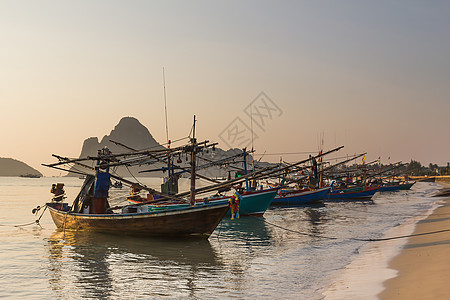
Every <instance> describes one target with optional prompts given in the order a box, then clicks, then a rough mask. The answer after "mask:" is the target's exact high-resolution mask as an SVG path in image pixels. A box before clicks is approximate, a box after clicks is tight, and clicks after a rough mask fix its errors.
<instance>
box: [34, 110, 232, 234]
mask: <svg viewBox="0 0 450 300" xmlns="http://www.w3.org/2000/svg"><path fill="white" fill-rule="evenodd" d="M192 132H193V137H192V138H191V143H190V144H189V145H188V146H184V147H179V148H177V149H176V150H174V149H170V151H177V153H179V154H181V153H186V154H187V153H190V154H191V161H192V162H195V160H196V153H197V152H200V151H203V149H204V148H207V147H209V146H210V145H207V143H208V141H205V142H203V143H201V144H198V143H197V141H196V139H195V116H194V128H193V131H192ZM168 151H169V149H164V150H150V151H133V152H132V153H123V154H114V155H113V154H112V153H111V151H109V149H108V148H106V147H105V148H104V149H101V150H99V151H98V155H97V157H87V158H80V159H68V158H65V157H61V156H57V155H54V156H55V157H57V158H58V160H59V162H58V163H55V164H50V165H45V166H48V167H53V168H56V169H61V170H66V169H62V168H61V167H60V166H62V165H66V164H76V166H78V167H84V168H87V169H89V170H93V171H95V175H92V174H83V173H81V174H82V175H86V179H85V181H84V183H83V185H82V187H81V190H80V192H79V194H78V196H77V197H76V198H75V199H74V201H73V203H72V205H71V206H69V205H68V204H67V203H64V202H63V201H64V198H65V197H64V195H65V193H64V190H63V184H61V183H59V184H56V185H53V186H52V190H51V192H52V193H53V194H54V195H55V196H54V197H53V200H52V202H49V203H46V206H45V207H47V208H48V209H49V211H50V214H51V216H52V219H53V221H54V223H55V225H56V226H57V227H58V228H60V229H62V230H64V231H66V230H77V231H78V230H85V231H98V232H108V233H114V234H120V235H143V236H160V237H174V236H177V237H178V236H202V237H208V236H209V235H210V234H211V233H212V232H213V231H214V229H215V228H216V226H217V225H218V224H219V223H220V221H221V220H222V218H223V217H224V216H225V214H226V213H227V211H228V209H229V204H228V201H227V202H220V203H208V202H204V203H203V204H201V205H195V203H194V202H195V201H194V200H193V199H195V191H196V189H195V164H194V163H192V164H191V189H190V192H189V194H190V198H189V199H185V198H181V197H176V196H174V195H166V194H163V193H161V192H158V191H156V190H154V189H152V188H149V187H146V186H144V185H142V184H140V183H138V182H132V181H130V180H127V179H125V178H121V177H119V176H117V175H113V174H111V173H110V172H109V170H110V168H111V167H115V166H119V165H125V166H129V165H130V164H132V163H133V164H142V163H146V162H147V161H149V160H150V161H155V160H156V161H158V160H160V159H161V157H165V156H166V155H167V153H166V152H168ZM158 156H159V157H158ZM83 161H90V162H92V161H93V162H96V166H95V167H94V168H93V167H91V166H89V165H88V164H84V163H82V162H83ZM71 172H74V171H71ZM75 172H77V171H75ZM111 178H114V179H116V180H120V181H121V182H124V183H126V184H129V185H130V186H131V187H136V188H137V189H141V190H146V191H148V192H150V193H151V194H156V195H159V196H161V199H159V200H153V201H150V202H152V203H155V202H158V201H162V200H167V199H171V200H176V201H180V202H184V203H188V204H186V205H184V206H182V207H170V208H169V209H167V210H159V211H149V210H148V208H147V207H145V206H141V205H137V206H129V205H125V206H115V207H110V204H109V201H108V199H109V190H110V187H111ZM192 178H193V179H192ZM123 200H124V201H126V199H123ZM39 209H40V208H36V209H35V210H34V212H36V210H39ZM118 210H119V211H118Z"/></svg>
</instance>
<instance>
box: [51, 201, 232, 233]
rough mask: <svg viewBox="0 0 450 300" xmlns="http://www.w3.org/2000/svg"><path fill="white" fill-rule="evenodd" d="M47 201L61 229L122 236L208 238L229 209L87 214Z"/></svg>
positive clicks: (204, 208) (200, 207)
mask: <svg viewBox="0 0 450 300" xmlns="http://www.w3.org/2000/svg"><path fill="white" fill-rule="evenodd" d="M52 204H53V203H49V204H47V206H48V208H49V210H50V214H51V216H52V219H53V222H54V223H55V225H56V226H57V227H58V228H60V229H62V230H86V231H97V232H107V233H113V234H120V235H140V236H159V237H174V236H203V237H208V236H209V235H210V234H211V233H212V232H213V231H214V229H215V228H216V227H217V225H218V224H219V223H220V221H221V220H222V218H223V217H224V216H225V214H226V212H227V211H228V208H229V207H228V204H220V205H207V206H199V207H197V206H195V207H189V208H183V209H177V210H170V211H164V212H147V213H130V214H102V215H87V214H79V213H72V212H65V211H62V210H58V209H56V208H55V207H54V205H52Z"/></svg>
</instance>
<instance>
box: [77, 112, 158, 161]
mask: <svg viewBox="0 0 450 300" xmlns="http://www.w3.org/2000/svg"><path fill="white" fill-rule="evenodd" d="M111 140H112V141H116V142H119V143H122V144H124V145H126V146H128V147H130V148H133V149H136V150H144V149H155V150H156V149H163V148H164V147H163V146H161V145H160V144H159V143H158V142H157V141H156V140H155V139H154V138H153V136H152V135H151V134H150V132H149V131H148V129H147V128H146V127H145V126H144V125H142V124H141V123H140V122H139V121H138V120H137V119H135V118H132V117H124V118H122V119H121V120H120V121H119V124H117V125H116V126H115V127H114V129H113V130H112V131H111V133H110V134H109V135H105V136H104V137H103V138H102V140H101V141H100V142H99V141H98V138H97V137H90V138H88V139H86V140H85V141H84V143H83V148H82V149H81V154H80V157H86V156H95V155H97V151H98V150H99V149H101V148H103V147H105V146H107V147H108V148H109V150H111V151H112V152H113V153H122V152H128V151H129V150H128V149H126V148H124V147H122V146H119V145H116V144H115V143H113V142H111Z"/></svg>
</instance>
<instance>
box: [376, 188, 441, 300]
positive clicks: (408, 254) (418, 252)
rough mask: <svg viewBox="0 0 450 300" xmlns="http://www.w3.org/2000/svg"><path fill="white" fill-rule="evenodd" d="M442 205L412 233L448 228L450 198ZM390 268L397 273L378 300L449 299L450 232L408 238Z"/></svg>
mask: <svg viewBox="0 0 450 300" xmlns="http://www.w3.org/2000/svg"><path fill="white" fill-rule="evenodd" d="M439 184H441V185H443V186H445V187H450V183H449V182H446V183H443V182H439ZM441 205H442V206H440V207H438V208H437V209H436V210H435V211H434V212H433V213H432V214H431V215H430V216H429V217H428V218H426V219H425V220H422V221H420V222H419V223H418V224H417V226H416V228H415V231H414V233H415V234H420V233H426V232H433V231H439V230H446V229H447V230H448V229H450V197H446V198H442V203H441ZM389 268H390V269H393V270H397V271H398V274H397V276H396V277H394V278H391V279H389V280H387V281H385V282H384V287H385V289H384V290H383V292H381V293H380V294H379V295H378V296H379V299H450V288H449V287H448V285H449V282H450V231H446V232H442V233H436V234H430V235H423V236H416V237H411V238H410V239H409V240H408V242H407V244H406V245H405V246H404V247H403V249H402V251H401V253H400V254H399V255H397V256H396V257H394V259H392V260H391V261H390V262H389Z"/></svg>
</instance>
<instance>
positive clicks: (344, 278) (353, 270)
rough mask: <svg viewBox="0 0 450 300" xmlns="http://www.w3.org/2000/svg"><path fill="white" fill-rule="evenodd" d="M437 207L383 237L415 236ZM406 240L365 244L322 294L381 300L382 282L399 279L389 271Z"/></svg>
mask: <svg viewBox="0 0 450 300" xmlns="http://www.w3.org/2000/svg"><path fill="white" fill-rule="evenodd" d="M437 207H439V205H438V204H437V203H436V204H434V205H433V207H432V208H431V209H429V210H428V211H427V213H425V214H423V215H420V216H416V217H413V218H410V219H408V220H407V221H406V222H405V223H403V224H401V225H399V226H396V227H394V228H391V229H389V230H388V231H386V233H385V234H384V238H387V237H393V236H403V235H410V234H412V233H413V232H414V230H415V228H416V224H417V223H418V222H419V221H421V220H424V219H426V218H427V217H428V216H429V215H430V214H432V213H433V211H434V210H435V209H436V208H437ZM407 241H408V239H406V238H402V239H395V240H388V241H381V242H370V243H367V244H365V245H364V246H363V247H361V249H360V250H359V255H358V256H357V257H356V259H355V260H353V261H352V262H351V263H350V264H349V265H348V266H347V267H346V268H345V269H343V270H340V271H337V273H335V274H334V275H333V277H332V278H331V280H332V284H331V285H329V286H328V288H327V289H326V291H325V292H324V293H323V295H324V299H378V297H377V295H378V294H379V293H381V292H382V291H383V290H384V286H383V283H384V282H385V281H386V280H388V279H390V278H393V277H396V276H397V274H398V271H397V270H393V269H390V268H389V262H390V261H391V260H392V259H393V258H394V257H395V256H397V255H398V254H400V252H401V250H402V248H403V246H404V245H406V243H407Z"/></svg>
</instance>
